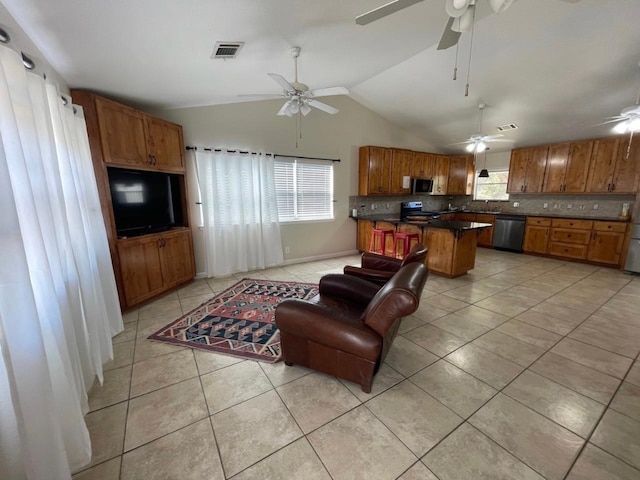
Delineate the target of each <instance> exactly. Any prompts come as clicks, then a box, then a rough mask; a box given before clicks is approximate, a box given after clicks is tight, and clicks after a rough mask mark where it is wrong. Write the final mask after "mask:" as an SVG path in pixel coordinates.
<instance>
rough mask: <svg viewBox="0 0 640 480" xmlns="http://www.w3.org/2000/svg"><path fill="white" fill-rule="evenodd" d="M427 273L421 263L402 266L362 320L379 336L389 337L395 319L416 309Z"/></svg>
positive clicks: (363, 314)
mask: <svg viewBox="0 0 640 480" xmlns="http://www.w3.org/2000/svg"><path fill="white" fill-rule="evenodd" d="M427 274H428V270H427V267H426V265H425V264H424V263H422V262H412V263H410V264H408V265H405V266H404V267H402V268H401V269H400V270H399V271H398V272H397V273H396V274H395V275H394V276H393V277H392V278H391V279H390V280H389V281H388V282H387V283H386V284H385V285H384V286H383V287H382V288H381V289H380V290H379V291H378V293H377V294H376V295H375V296H374V297H373V299H371V302H369V305H368V306H367V308H366V309H365V311H364V312H363V313H362V316H361V317H360V319H361V320H362V321H363V322H364V323H365V324H366V325H367V326H368V327H369V328H371V329H373V330H374V331H375V332H377V333H378V335H380V336H382V337H384V336H386V334H387V331H388V330H389V328H391V326H392V325H393V323H394V322H395V320H397V319H398V318H401V317H405V316H407V315H411V314H412V313H414V312H415V311H416V310H417V308H418V305H419V302H420V295H421V294H422V290H423V288H424V284H425V282H426V281H427Z"/></svg>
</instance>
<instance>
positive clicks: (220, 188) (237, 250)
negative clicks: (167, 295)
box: [195, 150, 284, 277]
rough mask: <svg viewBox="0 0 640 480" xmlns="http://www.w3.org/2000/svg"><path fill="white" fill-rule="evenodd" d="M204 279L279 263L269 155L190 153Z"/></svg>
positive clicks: (274, 185)
mask: <svg viewBox="0 0 640 480" xmlns="http://www.w3.org/2000/svg"><path fill="white" fill-rule="evenodd" d="M195 163H196V169H197V176H198V185H199V188H200V192H199V193H200V199H201V202H202V216H203V222H204V242H205V259H206V260H205V262H206V265H205V269H206V274H207V276H209V277H224V276H227V275H231V274H233V273H236V272H246V271H249V270H255V269H259V268H260V269H261V268H267V267H272V266H275V265H280V264H282V263H283V262H284V256H283V254H282V240H281V238H280V223H279V222H278V205H277V199H276V183H275V177H274V160H273V155H255V154H254V155H252V154H243V153H233V152H224V151H223V152H208V151H200V150H198V151H196V153H195Z"/></svg>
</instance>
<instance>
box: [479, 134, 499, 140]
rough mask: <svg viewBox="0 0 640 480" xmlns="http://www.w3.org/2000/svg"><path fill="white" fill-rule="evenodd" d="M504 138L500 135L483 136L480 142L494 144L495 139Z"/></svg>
mask: <svg viewBox="0 0 640 480" xmlns="http://www.w3.org/2000/svg"><path fill="white" fill-rule="evenodd" d="M500 137H504V135H502V134H501V133H496V134H495V135H483V136H482V137H481V138H480V140H484V141H485V142H494V141H495V140H494V139H496V138H500Z"/></svg>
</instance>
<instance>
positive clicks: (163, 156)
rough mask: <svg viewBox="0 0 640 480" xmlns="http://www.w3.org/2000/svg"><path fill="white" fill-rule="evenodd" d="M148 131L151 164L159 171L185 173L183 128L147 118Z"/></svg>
mask: <svg viewBox="0 0 640 480" xmlns="http://www.w3.org/2000/svg"><path fill="white" fill-rule="evenodd" d="M147 131H148V133H149V137H148V141H147V146H148V150H149V153H150V154H151V164H152V165H153V166H154V167H156V168H158V169H162V170H171V171H177V172H183V171H184V147H183V145H182V127H180V125H175V124H173V123H169V122H165V121H164V120H161V119H159V118H155V117H147Z"/></svg>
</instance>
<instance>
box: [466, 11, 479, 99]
mask: <svg viewBox="0 0 640 480" xmlns="http://www.w3.org/2000/svg"><path fill="white" fill-rule="evenodd" d="M475 26H476V9H475V8H474V9H473V17H472V18H471V41H470V42H469V67H468V68H467V85H466V87H465V91H464V96H465V97H468V96H469V78H470V77H471V52H472V51H473V32H474V30H475Z"/></svg>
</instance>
